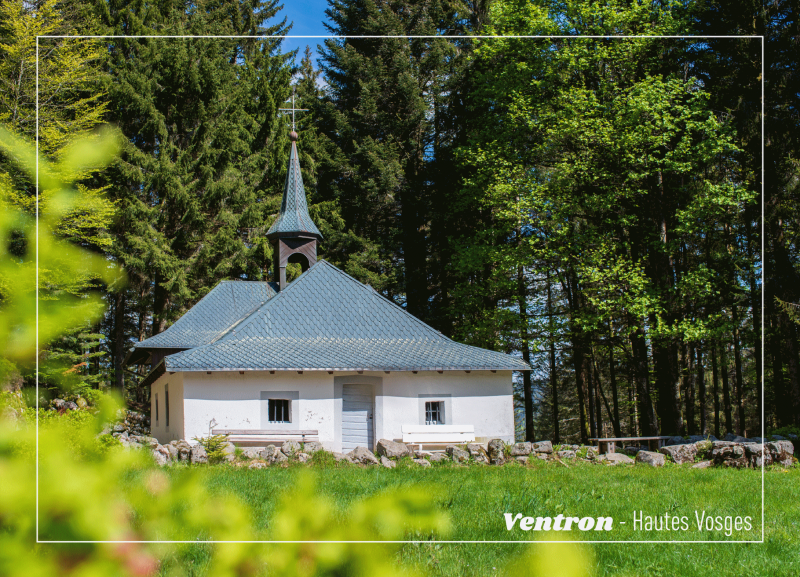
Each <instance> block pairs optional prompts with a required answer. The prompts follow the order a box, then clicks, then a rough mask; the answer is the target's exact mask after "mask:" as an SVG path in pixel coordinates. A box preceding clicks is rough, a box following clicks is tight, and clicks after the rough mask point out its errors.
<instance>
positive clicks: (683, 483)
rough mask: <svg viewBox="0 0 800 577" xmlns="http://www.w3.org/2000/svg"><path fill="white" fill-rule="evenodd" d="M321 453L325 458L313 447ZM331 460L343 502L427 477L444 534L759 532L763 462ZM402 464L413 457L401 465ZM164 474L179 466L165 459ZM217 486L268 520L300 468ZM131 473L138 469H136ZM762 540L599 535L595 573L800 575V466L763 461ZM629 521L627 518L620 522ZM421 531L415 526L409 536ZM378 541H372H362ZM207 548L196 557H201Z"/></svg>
mask: <svg viewBox="0 0 800 577" xmlns="http://www.w3.org/2000/svg"><path fill="white" fill-rule="evenodd" d="M315 459H318V460H322V459H324V457H316V456H315ZM320 464H322V463H320ZM325 464H326V465H329V466H328V467H325V470H324V471H320V472H319V477H318V483H317V488H316V491H317V492H318V494H319V495H320V496H322V497H324V498H326V499H329V500H330V502H332V503H333V504H334V506H335V507H336V510H337V511H339V514H338V516H336V515H335V516H334V518H335V519H336V520H337V522H342V523H344V522H346V516H347V511H348V510H349V508H351V507H352V506H353V505H354V504H355V503H358V502H359V501H361V500H364V499H368V498H372V497H376V496H377V497H378V499H377V501H376V502H378V503H379V502H380V498H379V497H380V495H381V494H382V493H387V492H391V491H392V490H394V489H398V488H405V487H418V486H420V487H424V488H425V489H426V491H427V492H429V493H430V494H432V495H435V502H436V506H437V508H438V509H440V510H441V511H442V512H444V513H446V514H447V515H448V516H449V518H450V519H451V521H452V530H451V531H450V533H449V534H448V535H447V536H443V537H441V538H440V539H439V541H441V540H456V541H523V542H524V541H529V540H535V539H542V538H557V537H561V538H569V539H577V540H583V541H587V540H597V541H634V540H646V541H650V540H653V541H677V540H683V541H692V540H697V541H714V540H719V541H745V540H760V539H761V529H762V525H761V472H760V471H758V470H756V471H753V470H729V469H704V470H692V469H690V468H689V467H688V466H672V467H665V468H660V469H653V468H649V467H642V466H615V467H608V466H603V465H594V464H591V463H572V464H569V465H567V466H564V465H561V464H558V463H544V462H534V463H533V464H532V465H531V466H529V467H522V466H518V465H516V464H511V465H507V466H504V467H490V466H469V467H432V468H425V469H423V468H421V467H419V466H413V465H409V464H408V463H405V462H404V461H403V460H400V461H398V466H397V468H395V469H385V468H380V467H372V468H361V467H355V466H349V465H348V466H341V467H335V466H333V463H328V462H327V460H326V462H325ZM404 465H405V466H404ZM165 470H166V471H167V474H171V473H170V469H165ZM202 474H203V475H204V476H205V482H206V484H207V486H208V487H209V490H210V491H211V492H212V493H220V494H234V495H237V496H238V497H239V498H240V499H242V500H243V501H244V503H245V505H246V506H247V508H248V509H249V510H250V513H251V515H252V518H253V522H254V525H255V526H256V527H258V528H261V529H264V530H269V529H270V523H271V520H272V516H273V514H274V512H275V508H276V506H277V503H278V502H279V500H280V496H281V495H283V494H284V493H285V492H286V491H287V490H288V488H289V487H292V486H294V482H295V479H296V477H297V475H301V474H302V468H301V467H286V468H282V467H269V468H266V469H260V470H247V469H241V468H233V467H209V468H206V469H205V470H204V471H203V473H202ZM130 482H131V483H135V482H136V479H135V478H131V479H130ZM765 482H766V487H767V492H766V522H765V525H764V529H765V534H766V542H765V543H764V544H746V543H717V544H714V543H697V544H691V543H683V544H665V543H660V544H632V543H626V544H618V543H608V544H602V543H600V544H594V545H592V546H591V547H592V549H593V551H594V559H595V560H594V561H593V563H594V564H595V574H596V575H709V576H711V575H714V576H719V575H741V574H752V575H797V574H800V570H798V569H799V568H800V551H798V549H797V547H796V542H797V538H798V537H800V510H799V509H798V508H797V506H796V503H798V502H800V470H798V469H792V470H789V471H787V470H784V469H781V468H770V469H768V470H767V471H766V472H765ZM634 511H637V512H638V511H642V512H643V514H644V515H650V516H659V515H661V516H663V515H664V514H665V513H667V514H669V515H670V516H678V517H682V516H686V517H687V518H688V520H689V530H688V531H682V530H679V531H662V532H657V531H649V532H648V531H643V530H638V531H634V527H633V514H634ZM695 511H697V512H699V513H701V514H702V512H704V511H705V513H706V514H707V515H712V516H722V517H726V516H731V517H736V516H740V517H745V516H749V517H751V522H752V525H753V529H752V530H751V531H739V532H733V533H732V534H730V535H726V531H725V530H724V529H723V530H721V531H717V530H712V531H708V532H706V531H698V530H697V528H696V521H695ZM507 512H508V513H512V514H516V513H522V514H523V515H526V516H533V517H536V516H551V517H555V516H557V515H559V514H563V515H565V516H574V517H599V516H611V517H613V518H614V529H613V530H612V531H610V532H594V531H589V532H581V531H571V532H560V533H556V532H549V533H542V532H539V533H536V532H534V531H530V532H525V531H521V530H519V529H517V528H515V529H514V530H512V531H508V530H507V529H506V525H505V519H504V516H503V514H504V513H507ZM623 522H624V523H625V524H622V523H623ZM411 538H413V536H412V537H411ZM365 546H369V545H365ZM525 547H526V546H524V545H522V544H521V543H520V544H514V543H480V544H476V543H472V544H449V543H440V542H436V543H423V544H406V545H403V546H402V548H401V549H400V552H399V554H398V555H399V559H398V560H399V562H400V563H402V564H403V565H404V566H407V567H408V568H409V569H411V568H412V567H413V568H415V569H416V570H418V571H420V572H421V573H422V574H425V575H447V576H450V575H453V576H455V575H494V574H497V575H500V574H507V571H508V567H509V566H510V565H509V564H510V563H512V561H513V560H514V558H515V557H517V556H519V555H521V554H522V552H523V551H527V549H525ZM202 551H203V549H202V548H198V549H197V551H196V554H197V555H198V558H197V559H196V562H197V563H199V564H201V565H202V557H203V553H202Z"/></svg>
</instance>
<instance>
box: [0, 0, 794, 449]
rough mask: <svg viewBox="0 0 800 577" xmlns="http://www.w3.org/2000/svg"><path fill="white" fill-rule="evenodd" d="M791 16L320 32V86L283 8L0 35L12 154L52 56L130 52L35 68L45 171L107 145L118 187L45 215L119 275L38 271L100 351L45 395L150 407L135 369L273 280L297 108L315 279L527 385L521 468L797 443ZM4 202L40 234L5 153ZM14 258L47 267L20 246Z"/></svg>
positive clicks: (262, 5) (466, 18)
mask: <svg viewBox="0 0 800 577" xmlns="http://www.w3.org/2000/svg"><path fill="white" fill-rule="evenodd" d="M797 16H798V3H797V2H796V1H778V2H772V3H769V4H761V3H755V2H738V3H733V4H731V3H725V5H724V9H723V4H722V3H715V2H704V1H703V2H701V1H689V2H653V3H627V2H609V3H604V4H603V5H599V4H590V3H585V2H578V1H574V2H573V1H567V2H551V1H519V0H495V1H493V2H483V1H474V2H470V1H466V2H462V1H450V0H440V1H430V0H427V1H420V2H415V1H398V2H392V3H388V2H372V1H367V0H331V1H330V3H329V8H328V10H327V12H326V18H327V20H326V25H327V27H328V30H329V31H330V33H331V34H333V35H340V36H348V37H349V38H347V39H338V40H337V39H330V40H326V41H324V42H323V43H322V44H321V45H320V47H319V55H318V56H317V58H316V61H314V59H312V55H311V53H310V52H308V51H307V52H306V53H305V54H304V55H303V56H302V57H301V56H300V55H299V54H294V53H291V52H290V53H284V52H282V49H281V38H280V36H281V35H283V34H287V33H291V23H289V22H288V21H286V19H285V18H284V17H283V15H282V7H281V6H280V5H279V4H278V2H277V0H272V1H267V2H264V1H261V0H247V1H244V0H214V1H201V2H180V1H175V0H159V1H156V2H149V3H145V2H143V1H134V2H122V1H119V0H95V1H93V0H80V1H77V2H69V3H61V2H57V1H55V0H43V1H41V2H32V3H28V2H26V3H22V2H9V3H5V4H3V6H2V7H0V81H2V83H3V89H2V91H0V122H2V123H3V125H4V126H5V127H6V128H7V129H8V130H10V131H11V133H12V134H13V135H15V136H17V137H21V138H27V139H29V140H33V139H35V138H36V119H37V112H36V110H37V107H36V91H35V80H36V70H37V69H36V52H35V49H36V41H35V37H36V36H37V35H60V36H74V35H113V36H118V38H113V39H112V38H105V39H102V40H97V39H75V38H58V39H42V40H40V54H39V66H38V75H39V107H38V123H39V134H38V144H39V152H40V154H41V155H42V156H43V157H44V158H46V159H48V160H51V161H53V162H56V163H58V162H59V161H61V160H63V159H64V158H66V157H68V156H69V155H70V154H71V151H72V148H71V144H72V143H73V142H74V141H75V140H76V139H78V137H79V136H80V135H83V134H85V133H86V131H92V134H95V135H96V137H97V138H98V139H100V138H103V136H102V134H101V133H100V132H98V130H97V129H98V128H99V127H101V126H103V125H106V124H109V125H111V126H112V127H114V130H115V131H116V133H117V134H118V138H119V142H121V143H122V144H121V152H120V154H119V158H118V159H117V160H116V161H115V162H113V163H112V164H111V166H110V167H108V168H105V169H103V170H98V169H92V168H86V169H85V170H78V171H76V172H75V174H69V175H62V176H64V178H65V179H67V180H69V181H70V182H73V181H77V182H78V183H79V184H78V189H77V190H78V192H79V194H78V196H77V197H76V199H75V200H76V202H75V204H74V205H73V206H71V207H70V208H69V210H62V207H61V206H60V205H59V202H58V198H57V197H56V196H53V197H52V198H51V197H49V196H48V195H47V194H46V191H44V192H43V193H41V194H40V197H39V215H40V216H41V217H44V218H46V217H47V216H48V215H54V216H55V217H57V225H56V226H54V231H55V233H56V235H57V236H58V237H59V238H61V239H63V240H65V241H67V242H69V243H72V244H73V245H78V246H80V247H82V248H83V249H84V250H86V251H90V252H93V253H94V254H95V255H96V256H100V257H102V259H104V262H105V263H107V265H108V266H107V267H106V269H105V270H98V269H97V267H96V266H95V267H93V268H92V267H89V268H85V269H80V270H85V272H83V273H80V274H74V270H75V263H72V265H73V267H72V268H69V267H63V268H62V267H58V266H54V267H51V268H49V269H46V270H40V271H39V275H40V287H41V289H40V293H39V298H40V299H42V300H44V301H45V302H54V303H58V302H66V301H69V302H74V303H80V304H81V306H82V309H81V310H82V311H84V312H85V311H87V310H89V309H91V312H92V314H91V315H83V316H81V315H76V316H75V318H76V319H77V318H79V317H80V318H85V317H91V318H92V319H93V320H91V321H89V322H86V323H78V322H75V323H73V325H74V326H73V329H72V330H71V332H70V333H69V334H67V335H65V336H62V337H59V338H56V339H54V340H52V341H50V342H49V343H48V344H47V346H46V347H43V349H42V350H41V351H40V354H39V358H38V361H39V364H38V367H39V369H38V370H39V373H38V379H39V383H40V385H41V387H42V388H41V389H40V392H41V394H42V395H43V396H45V397H47V396H48V395H53V394H56V393H57V394H59V395H61V394H63V392H62V391H61V388H62V387H64V386H68V387H71V388H72V389H73V391H76V392H80V390H81V389H85V388H98V387H100V388H111V389H117V390H120V391H124V394H125V397H126V399H127V400H128V402H129V404H131V405H133V406H145V405H146V404H147V399H148V391H146V390H144V389H143V388H141V387H139V386H138V383H139V382H140V381H141V380H142V378H143V376H144V374H145V373H146V370H147V369H146V368H145V367H141V368H139V369H137V370H134V369H130V368H128V367H125V366H124V359H125V357H126V355H127V352H128V351H129V350H130V347H131V345H132V343H133V342H135V341H138V340H143V339H144V338H147V337H149V336H151V335H152V334H156V333H158V332H161V331H163V330H164V329H165V328H166V327H168V326H169V324H170V323H171V322H174V321H175V320H176V319H177V318H179V317H180V315H181V314H182V313H183V312H185V311H186V310H187V309H188V308H190V307H191V306H192V305H193V304H194V303H195V302H197V301H198V300H199V299H200V298H202V297H203V296H204V295H205V294H206V293H207V292H208V291H209V290H211V288H213V287H214V286H215V285H216V283H217V282H219V281H220V280H222V279H242V280H272V279H270V278H269V274H270V272H269V271H270V269H271V259H272V254H271V248H270V246H269V243H268V242H266V238H265V236H264V235H265V233H266V231H267V230H268V228H269V226H270V224H271V223H272V221H273V220H274V218H275V216H276V214H277V211H278V208H279V204H280V197H281V192H282V186H283V179H284V176H285V174H284V171H285V166H286V159H287V155H288V150H289V146H288V142H289V141H288V128H287V119H286V117H285V116H283V115H281V114H280V113H279V112H278V110H277V109H278V108H280V107H283V105H284V103H285V102H286V100H287V98H289V97H290V95H291V93H292V86H294V87H295V90H296V94H297V98H298V101H297V103H298V106H299V107H301V108H306V109H309V112H306V113H302V114H299V115H298V127H297V130H298V132H299V133H300V141H299V143H298V144H299V151H300V154H301V165H302V167H303V178H304V180H305V183H306V190H307V193H308V195H309V203H310V212H311V214H312V217H313V218H314V219H315V221H316V223H317V225H318V226H319V228H320V230H321V231H322V233H323V235H324V237H325V240H324V241H323V243H322V244H321V247H320V256H321V257H322V258H325V259H326V260H328V261H330V262H332V263H333V264H335V265H336V266H338V267H340V268H342V269H343V270H344V271H345V272H347V273H349V274H351V275H352V276H354V277H355V278H357V279H358V280H360V281H362V282H365V283H368V284H370V285H371V286H373V287H374V288H375V289H376V290H378V291H379V292H381V293H382V294H384V295H385V296H387V298H390V299H391V300H393V301H394V302H396V303H398V304H399V305H401V306H403V307H405V308H406V309H407V310H408V311H409V312H411V313H412V314H414V315H416V316H417V317H419V318H421V319H422V320H424V321H425V322H427V323H429V324H431V325H432V326H433V327H435V328H437V329H438V330H440V331H441V332H442V333H444V334H445V335H447V336H450V337H452V338H454V339H456V340H459V341H462V342H466V343H469V344H473V345H477V346H481V347H486V348H491V349H494V350H500V351H504V352H509V353H512V354H517V355H520V356H522V357H523V358H525V359H526V360H529V361H530V362H531V363H532V365H533V366H534V371H533V372H532V373H530V374H529V373H525V374H520V375H517V376H516V377H515V378H516V379H517V381H516V401H517V405H518V409H519V410H518V418H519V423H518V425H519V427H518V430H519V435H518V436H519V437H520V438H527V439H533V438H537V439H540V438H549V439H552V440H553V441H554V442H559V441H560V442H564V441H568V440H578V439H580V440H582V441H585V440H586V439H587V438H588V437H590V436H595V435H611V434H613V435H615V436H619V435H635V434H654V433H656V432H658V433H661V434H697V433H710V434H714V435H716V436H718V437H721V436H722V435H724V434H725V433H726V432H733V433H737V434H742V435H751V436H756V435H758V434H759V431H760V429H761V424H762V423H761V413H762V408H763V411H764V414H765V418H766V421H765V423H764V425H765V427H767V428H768V429H771V430H774V429H778V428H781V427H783V428H785V427H791V426H797V425H800V422H798V421H800V366H799V363H800V356H799V352H800V351H798V336H797V331H798V327H797V324H796V322H797V318H798V317H797V315H796V312H795V310H796V305H797V303H798V302H800V295H798V294H797V293H798V292H799V291H800V278H798V273H799V272H800V270H798V252H797V248H798V247H797V240H796V239H797V233H798V220H797V216H796V215H797V203H798V200H799V198H798V196H799V195H800V191H799V190H798V172H799V171H800V168H798V164H797V159H798V139H799V138H800V130H798V128H800V126H799V125H800V119H799V118H798V115H799V114H800V113H799V112H798V110H800V108H799V107H798V102H797V100H798V98H800V87H798V78H797V73H796V66H797V64H796V54H797V48H798V46H797V45H798V37H799V35H798V20H797ZM683 34H688V35H693V36H696V38H692V37H687V38H683V39H679V38H671V39H663V38H651V39H647V38H629V39H614V38H610V36H620V35H635V36H648V35H662V36H672V35H683ZM124 35H129V36H130V35H232V36H257V37H258V38H246V39H245V38H239V39H124V38H119V36H124ZM363 35H399V36H433V37H437V36H438V37H440V38H424V39H423V38H384V39H356V38H353V37H355V36H363ZM472 35H503V36H508V35H534V36H545V35H550V36H575V35H596V36H599V38H595V39H585V38H580V39H579V38H533V39H531V38H495V39H476V38H469V36H472ZM712 35H763V36H764V44H763V54H764V61H763V70H764V73H763V75H762V43H761V39H758V38H755V39H729V38H727V39H726V38H716V39H709V38H707V36H712ZM443 36H448V38H444V37H443ZM701 36H702V37H703V38H701ZM298 62H299V63H298ZM315 62H316V66H315ZM762 82H763V87H764V91H765V94H766V100H765V102H764V110H765V111H766V114H765V116H764V118H762V115H761V110H762V102H761V97H762ZM762 123H763V130H764V133H763V135H762ZM762 136H763V139H762ZM762 143H763V162H762ZM62 164H63V163H62ZM762 179H763V183H762ZM0 189H2V193H3V201H4V203H7V204H8V205H10V206H13V207H14V208H16V209H18V210H20V211H22V212H23V213H25V212H27V213H28V214H30V215H33V214H34V213H35V210H36V202H35V200H36V190H35V186H34V182H33V180H32V179H31V178H30V177H29V176H28V174H27V173H26V172H25V171H24V170H23V169H22V168H20V163H19V159H18V158H15V157H14V153H13V151H11V150H10V149H8V148H4V149H3V153H2V156H0ZM762 190H763V197H762ZM762 207H763V211H764V213H763V217H764V218H763V219H762ZM8 238H9V239H10V241H9V244H8V247H7V251H8V253H9V254H10V255H12V256H13V257H14V258H15V259H16V261H17V265H18V266H19V267H26V266H28V267H29V266H30V264H31V262H30V259H31V256H32V253H31V251H29V250H28V247H29V245H30V243H31V239H30V238H29V236H27V235H26V229H24V228H19V229H18V230H17V229H14V227H13V225H12V226H11V232H10V233H9V236H8ZM762 246H763V249H764V252H763V255H762ZM81 254H83V253H81ZM122 271H124V274H123V272H122ZM6 272H7V271H6ZM291 274H293V275H295V276H296V275H297V274H299V270H295V271H291ZM8 278H9V276H8V275H7V274H4V275H3V279H4V282H3V283H0V297H2V308H3V311H4V312H5V311H8V310H10V309H12V308H13V307H14V306H15V302H14V298H13V296H12V295H14V294H16V293H14V292H13V291H11V290H10V289H9V283H8V282H7V279H8ZM762 279H763V282H762ZM29 290H30V292H32V290H33V287H31V288H30V289H29ZM92 296H94V297H95V298H94V299H92V298H91V297H92ZM762 301H763V303H764V307H763V309H762ZM87 307H88V308H87ZM762 321H763V326H764V333H763V335H762V332H761V327H762ZM3 336H4V337H6V336H8V335H6V334H5V333H3ZM12 337H13V335H12V336H11V337H8V338H9V339H12ZM762 338H763V340H764V345H765V346H764V349H763V351H762V348H761V341H762ZM12 340H13V339H12ZM5 350H6V351H8V348H7V347H6V349H5ZM36 360H37V359H36V358H34V357H32V356H29V357H28V358H21V357H19V356H13V357H12V358H11V360H8V359H6V360H4V361H3V363H2V379H3V381H4V382H5V386H6V387H22V388H23V390H25V391H28V393H29V394H30V393H31V390H32V386H33V384H34V383H35V381H36V376H37V375H36V366H37V364H36ZM762 373H763V375H764V382H763V383H762V381H761V375H762ZM762 385H763V386H764V390H765V396H764V404H763V407H762V404H761V395H760V394H759V393H760V391H761V388H762Z"/></svg>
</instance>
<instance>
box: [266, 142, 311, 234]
mask: <svg viewBox="0 0 800 577" xmlns="http://www.w3.org/2000/svg"><path fill="white" fill-rule="evenodd" d="M287 235H312V236H316V237H317V239H319V240H322V234H321V233H320V232H319V229H318V228H317V225H316V224H314V221H313V220H311V217H310V216H309V214H308V205H307V204H306V190H305V187H304V186H303V175H302V174H301V173H300V161H299V160H298V158H297V143H295V142H294V141H292V151H291V153H290V155H289V167H288V170H287V172H286V182H285V184H284V187H283V201H282V202H281V212H280V214H278V218H277V219H276V220H275V222H274V223H272V226H271V227H270V229H269V230H268V231H267V238H274V237H277V236H287Z"/></svg>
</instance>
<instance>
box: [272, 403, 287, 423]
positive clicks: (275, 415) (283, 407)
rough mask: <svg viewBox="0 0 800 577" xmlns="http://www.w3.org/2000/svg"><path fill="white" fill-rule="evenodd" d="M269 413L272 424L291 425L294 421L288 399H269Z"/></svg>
mask: <svg viewBox="0 0 800 577" xmlns="http://www.w3.org/2000/svg"><path fill="white" fill-rule="evenodd" d="M268 411H269V422H270V423H290V422H291V421H292V420H291V413H290V412H289V400H288V399H269V407H268Z"/></svg>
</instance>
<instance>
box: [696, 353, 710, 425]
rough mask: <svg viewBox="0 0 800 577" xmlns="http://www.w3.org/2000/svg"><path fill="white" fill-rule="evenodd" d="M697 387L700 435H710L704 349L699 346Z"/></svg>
mask: <svg viewBox="0 0 800 577" xmlns="http://www.w3.org/2000/svg"><path fill="white" fill-rule="evenodd" d="M697 386H698V394H699V396H700V399H699V400H700V434H701V435H707V434H708V423H707V417H708V415H707V412H706V373H705V367H704V366H703V349H702V347H701V345H700V343H698V345H697Z"/></svg>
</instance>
